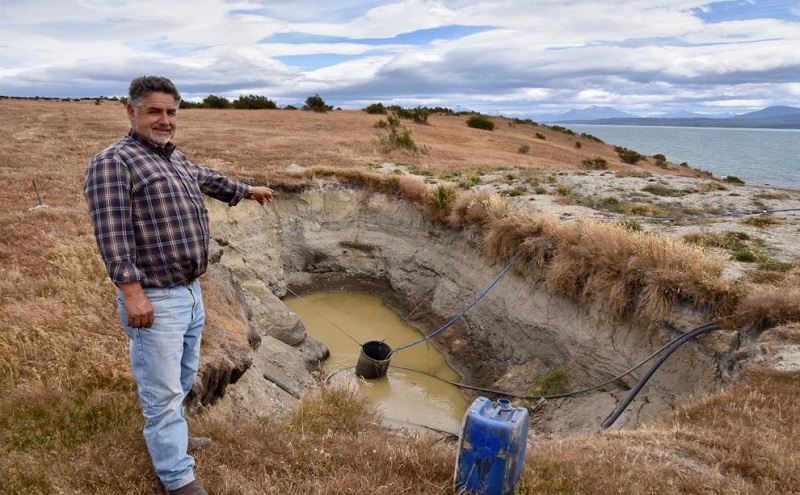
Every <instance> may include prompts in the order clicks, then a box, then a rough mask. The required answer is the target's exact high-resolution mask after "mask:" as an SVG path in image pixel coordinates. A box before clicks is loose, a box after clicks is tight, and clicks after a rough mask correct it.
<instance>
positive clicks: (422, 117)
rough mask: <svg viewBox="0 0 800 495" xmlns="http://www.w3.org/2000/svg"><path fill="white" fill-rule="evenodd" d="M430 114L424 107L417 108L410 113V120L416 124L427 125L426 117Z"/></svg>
mask: <svg viewBox="0 0 800 495" xmlns="http://www.w3.org/2000/svg"><path fill="white" fill-rule="evenodd" d="M430 114H431V112H430V110H428V109H427V108H425V107H417V108H415V109H413V110H412V111H411V120H413V121H414V123H416V124H426V125H427V124H428V116H429V115H430Z"/></svg>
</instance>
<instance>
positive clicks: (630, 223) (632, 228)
mask: <svg viewBox="0 0 800 495" xmlns="http://www.w3.org/2000/svg"><path fill="white" fill-rule="evenodd" d="M618 223H619V225H621V226H622V227H623V228H624V229H625V230H627V231H628V232H641V231H642V224H640V223H639V222H637V221H636V220H631V219H628V220H620V221H619V222H618Z"/></svg>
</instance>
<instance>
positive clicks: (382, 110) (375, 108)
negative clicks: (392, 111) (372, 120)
mask: <svg viewBox="0 0 800 495" xmlns="http://www.w3.org/2000/svg"><path fill="white" fill-rule="evenodd" d="M364 111H365V112H367V113H369V114H374V115H386V114H387V113H389V111H388V110H386V107H385V106H383V103H373V104H371V105H369V106H367V108H365V109H364Z"/></svg>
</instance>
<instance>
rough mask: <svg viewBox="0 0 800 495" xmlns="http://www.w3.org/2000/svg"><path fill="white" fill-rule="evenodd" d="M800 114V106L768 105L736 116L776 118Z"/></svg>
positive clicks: (740, 117)
mask: <svg viewBox="0 0 800 495" xmlns="http://www.w3.org/2000/svg"><path fill="white" fill-rule="evenodd" d="M799 114H800V108H795V107H785V106H777V107H767V108H764V109H762V110H758V111H756V112H750V113H743V114H741V115H737V116H736V118H739V119H774V118H784V117H786V116H792V115H799Z"/></svg>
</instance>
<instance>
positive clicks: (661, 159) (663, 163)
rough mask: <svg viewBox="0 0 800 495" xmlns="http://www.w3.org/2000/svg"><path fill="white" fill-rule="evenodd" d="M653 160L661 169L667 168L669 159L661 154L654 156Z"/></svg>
mask: <svg viewBox="0 0 800 495" xmlns="http://www.w3.org/2000/svg"><path fill="white" fill-rule="evenodd" d="M653 159H654V160H655V161H656V165H658V166H659V167H661V168H667V157H666V156H664V155H663V154H661V153H658V154H655V155H653Z"/></svg>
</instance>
